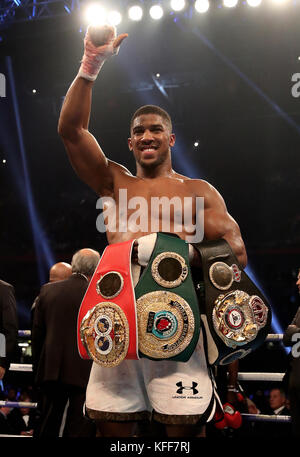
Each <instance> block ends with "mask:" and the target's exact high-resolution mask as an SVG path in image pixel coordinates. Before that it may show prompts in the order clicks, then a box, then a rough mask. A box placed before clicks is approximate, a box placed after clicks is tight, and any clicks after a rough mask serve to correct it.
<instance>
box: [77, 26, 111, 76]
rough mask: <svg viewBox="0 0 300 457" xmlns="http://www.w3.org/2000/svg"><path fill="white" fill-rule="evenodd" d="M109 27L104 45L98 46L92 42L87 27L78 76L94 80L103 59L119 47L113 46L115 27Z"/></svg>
mask: <svg viewBox="0 0 300 457" xmlns="http://www.w3.org/2000/svg"><path fill="white" fill-rule="evenodd" d="M106 27H107V26H106ZM109 28H110V29H111V33H110V34H109V35H110V36H109V39H108V41H107V42H106V43H105V44H104V45H102V46H98V47H97V46H95V45H94V44H93V43H92V41H91V37H90V34H89V29H88V30H87V32H86V35H85V38H84V54H83V57H82V61H81V66H80V69H79V72H78V76H81V77H82V78H85V79H88V80H89V81H95V79H96V78H97V76H98V73H99V71H100V69H101V67H102V65H103V64H104V62H105V60H106V59H107V58H108V57H111V56H112V55H114V54H117V53H118V52H119V47H117V48H115V47H114V46H113V43H114V41H115V39H116V36H117V31H116V28H115V27H113V26H111V27H109Z"/></svg>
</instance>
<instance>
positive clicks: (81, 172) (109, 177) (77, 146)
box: [58, 27, 127, 195]
mask: <svg viewBox="0 0 300 457" xmlns="http://www.w3.org/2000/svg"><path fill="white" fill-rule="evenodd" d="M106 29H108V31H110V32H111V33H110V35H107V37H106V41H105V44H104V45H101V46H98V47H96V46H94V45H93V43H92V42H91V38H90V35H89V31H88V32H87V35H86V38H85V40H84V43H85V52H84V56H83V60H82V65H81V67H80V70H79V73H78V75H77V76H76V78H75V80H74V81H73V83H72V84H71V86H70V88H69V90H68V92H67V95H66V97H65V101H64V104H63V107H62V110H61V114H60V118H59V123H58V133H59V135H60V136H61V138H62V140H63V143H64V145H65V148H66V150H67V153H68V156H69V159H70V162H71V164H72V166H73V168H74V170H75V171H76V173H77V174H78V176H79V177H80V179H82V181H84V182H85V183H86V184H88V185H89V186H90V187H91V188H92V189H93V190H94V191H95V192H96V193H97V194H98V195H108V194H111V193H112V192H113V182H114V175H115V173H118V172H121V171H122V167H121V166H118V164H115V163H114V162H112V161H110V160H108V159H107V158H106V157H105V155H104V153H103V151H102V149H101V148H100V146H99V144H98V142H97V141H96V139H95V138H94V136H93V135H92V134H91V133H90V132H89V131H88V124H89V118H90V110H91V100H92V88H93V84H94V81H95V79H96V77H97V75H98V73H99V71H100V68H101V66H102V65H103V63H104V61H105V60H106V59H107V58H108V57H110V56H111V55H113V54H116V52H117V50H118V48H119V46H120V44H121V42H122V41H123V40H124V38H126V36H127V35H126V34H123V35H120V36H119V37H117V38H116V36H115V29H114V28H113V27H106Z"/></svg>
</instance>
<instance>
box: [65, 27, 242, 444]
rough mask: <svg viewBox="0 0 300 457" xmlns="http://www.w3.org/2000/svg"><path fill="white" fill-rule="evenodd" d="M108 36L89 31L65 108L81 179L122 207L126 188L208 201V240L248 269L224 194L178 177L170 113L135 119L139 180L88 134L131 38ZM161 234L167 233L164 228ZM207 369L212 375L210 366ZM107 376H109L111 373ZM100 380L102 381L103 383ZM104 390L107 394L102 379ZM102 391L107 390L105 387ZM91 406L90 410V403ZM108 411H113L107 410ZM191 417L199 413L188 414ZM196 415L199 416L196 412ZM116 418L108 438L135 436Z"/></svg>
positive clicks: (144, 112)
mask: <svg viewBox="0 0 300 457" xmlns="http://www.w3.org/2000/svg"><path fill="white" fill-rule="evenodd" d="M108 35H109V36H108V37H107V39H106V42H105V44H103V45H101V46H99V47H96V46H94V45H93V43H92V41H91V37H90V34H89V32H88V33H87V35H86V38H85V54H84V56H83V60H82V64H81V67H80V70H79V73H78V75H77V77H76V78H75V80H74V81H73V83H72V85H71V87H70V88H69V90H68V93H67V95H66V98H65V102H64V105H63V107H62V111H61V115H60V120H59V128H58V131H59V134H60V136H61V138H62V140H63V142H64V145H65V147H66V150H67V152H68V155H69V158H70V161H71V164H72V166H73V168H74V170H75V171H76V173H77V174H78V176H79V177H80V179H82V180H83V181H84V182H85V183H86V184H87V185H89V186H90V187H91V188H92V189H93V190H94V191H95V192H96V193H97V195H99V196H100V197H112V198H113V199H114V201H115V203H116V207H117V208H118V204H119V191H120V190H122V189H125V190H126V191H127V196H128V197H127V198H128V200H130V198H132V197H134V196H139V197H143V198H144V199H145V200H146V201H147V202H148V203H149V204H150V199H151V197H153V196H156V197H163V196H164V197H168V198H169V199H171V198H172V197H174V196H177V197H179V198H180V199H181V201H182V203H183V202H184V198H185V197H192V198H193V199H194V200H195V199H196V197H204V235H205V239H207V240H216V239H219V238H224V239H225V240H226V241H227V242H228V243H229V244H230V246H231V248H232V249H233V251H234V253H235V255H236V257H237V258H238V260H239V262H240V264H241V265H242V266H245V265H246V263H247V255H246V251H245V246H244V243H243V240H242V237H241V233H240V229H239V227H238V225H237V223H236V222H235V220H234V219H233V218H232V217H231V216H230V215H229V214H228V212H227V209H226V206H225V203H224V200H223V198H222V197H221V195H220V194H219V193H218V191H217V190H216V189H215V188H214V187H213V186H211V185H210V184H209V183H207V182H205V181H203V180H200V179H190V178H188V177H186V176H183V175H180V174H178V173H176V172H175V171H174V170H173V169H172V162H171V148H172V147H173V146H174V144H175V134H174V133H173V132H172V124H171V120H170V117H169V115H168V114H167V113H166V112H165V111H164V110H161V109H160V108H158V107H153V106H147V107H142V108H140V109H139V110H138V111H137V112H136V113H135V114H134V116H133V118H132V121H131V125H130V138H129V139H128V146H129V149H130V151H132V153H133V154H134V157H135V160H136V175H135V176H134V175H132V174H131V173H130V172H129V171H128V170H127V169H126V168H125V167H124V166H122V165H120V164H118V163H115V162H113V161H111V160H109V159H108V158H107V157H106V156H105V154H104V152H103V151H102V149H101V148H100V146H99V144H98V143H97V141H96V139H95V138H94V136H93V135H92V134H91V133H90V132H89V131H88V124H89V117H90V109H91V98H92V88H93V85H94V81H95V79H96V76H97V74H98V73H99V70H100V68H101V66H102V64H103V62H104V60H105V59H106V58H107V57H110V56H111V55H113V54H116V53H117V50H118V48H119V46H120V44H121V43H122V41H123V40H124V39H125V38H126V37H127V34H123V35H120V36H119V37H116V34H115V30H114V29H113V28H112V27H111V28H110V29H109V33H108ZM149 206H150V205H149ZM130 214H131V212H130V210H128V218H129V217H130ZM161 217H162V216H161V215H160V218H161ZM170 217H171V221H170V232H172V233H175V229H174V213H173V214H172V213H171V215H170ZM195 218H196V209H195V205H193V220H195ZM160 222H161V221H160ZM159 230H161V228H160V229H159ZM150 233H151V229H150V228H148V230H147V231H138V232H137V231H136V230H131V227H130V226H129V227H128V230H127V231H126V232H118V231H110V230H109V227H108V229H107V231H106V234H107V239H108V243H118V242H122V241H126V240H130V239H137V238H140V237H142V236H145V235H148V234H150ZM176 233H177V235H179V236H180V237H181V238H183V239H186V238H187V235H190V233H187V232H186V231H185V229H184V227H183V229H182V231H181V232H180V233H178V232H177V231H176ZM195 261H196V260H195ZM129 362H131V363H132V364H136V363H142V362H143V363H146V364H147V363H148V362H150V363H152V364H154V365H155V364H156V367H158V365H157V364H161V363H162V362H153V361H150V360H146V359H143V360H139V361H135V360H134V361H131V360H130V361H123V362H122V364H121V365H120V368H121V367H122V366H123V367H124V366H125V364H126V363H129ZM175 363H176V362H170V361H167V362H166V364H167V365H168V366H169V367H170V366H171V364H175ZM197 363H198V362H197ZM199 363H200V362H199ZM179 364H180V362H179ZM188 364H189V362H188V363H186V364H184V363H181V367H182V366H183V365H188ZM94 366H95V364H94ZM160 367H161V365H160ZM117 368H118V367H116V368H104V369H103V368H102V367H98V369H99V370H100V369H102V370H106V371H104V372H102V375H101V376H103V379H104V378H105V377H106V376H107V383H109V379H114V377H116V376H117V374H116V373H115V372H114V371H113V370H116V369H117ZM96 369H97V368H96V367H95V370H96ZM95 370H94V371H95ZM205 370H206V371H207V369H206V367H205ZM106 373H108V374H107V375H106ZM95 376H96V375H95V373H94V372H93V369H92V374H91V378H93V379H94V378H95ZM99 376H100V375H99ZM99 376H98V381H97V382H98V384H99ZM119 376H122V373H121V375H120V374H119ZM157 376H158V377H159V376H163V374H162V373H159V374H158V375H157ZM125 377H126V373H124V372H123V378H122V379H124V382H125ZM91 378H90V383H91ZM96 378H97V376H96ZM152 378H153V377H152ZM99 385H100V384H99ZM185 385H191V384H185ZM101 386H102V387H101V388H102V394H103V382H102V381H101ZM129 387H130V386H129ZM89 391H90V392H92V386H91V388H90V389H89V387H88V392H87V398H91V395H89ZM98 392H101V389H100V388H99V390H98ZM123 395H124V396H126V395H128V398H129V394H127V392H126V391H124V394H123ZM103 401H104V400H103ZM115 401H116V402H117V403H118V405H120V407H121V403H122V398H121V397H120V398H119V399H117V398H116V400H115ZM92 403H93V402H92V401H90V408H91V410H93V409H96V408H94V407H93V405H92ZM181 403H182V402H181ZM194 403H196V402H194ZM87 406H88V407H89V403H88V401H87ZM124 408H125V407H124ZM139 410H140V409H136V411H139ZM106 411H113V410H112V409H107V410H106ZM115 411H118V409H115ZM134 411H135V410H134V409H133V410H130V411H129V412H130V413H134ZM122 412H124V413H126V412H128V411H126V410H124V409H123V410H122ZM169 414H170V413H169ZM175 414H176V413H175ZM183 414H184V413H183ZM185 414H186V415H187V414H193V413H187V412H185ZM194 414H195V417H196V413H194ZM119 416H120V415H118V416H116V417H118V418H117V419H115V420H122V419H120V417H119ZM127 416H128V417H127V420H130V414H129V415H127ZM163 416H164V421H163V422H164V423H165V424H167V427H166V428H167V433H168V434H169V436H187V435H189V434H190V433H191V432H190V428H191V426H190V425H184V424H185V422H184V420H183V421H181V422H177V425H176V423H175V425H174V422H172V421H170V422H169V423H168V420H165V416H168V413H166V414H164V415H163ZM94 417H96V416H94ZM100 417H101V416H100ZM132 417H133V418H134V419H131V420H135V419H136V416H132ZM189 417H190V416H189ZM110 418H112V420H111V422H109V421H107V422H106V423H103V428H102V433H103V434H104V435H106V434H107V435H108V436H113V434H114V433H115V436H120V433H122V436H126V435H127V436H130V433H132V423H131V422H127V423H126V422H124V423H123V424H122V427H120V425H119V424H118V423H117V424H116V423H114V422H113V420H114V417H113V414H111V415H110ZM123 420H124V419H123ZM188 423H189V424H190V423H196V422H188ZM171 424H172V425H171ZM178 424H180V425H178ZM114 425H116V428H115V432H114V431H113V430H114Z"/></svg>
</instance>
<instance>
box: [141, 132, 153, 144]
mask: <svg viewBox="0 0 300 457" xmlns="http://www.w3.org/2000/svg"><path fill="white" fill-rule="evenodd" d="M152 140H153V135H152V132H151V130H145V131H144V133H143V136H142V141H146V142H148V141H152Z"/></svg>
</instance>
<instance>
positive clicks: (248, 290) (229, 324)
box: [194, 239, 272, 365]
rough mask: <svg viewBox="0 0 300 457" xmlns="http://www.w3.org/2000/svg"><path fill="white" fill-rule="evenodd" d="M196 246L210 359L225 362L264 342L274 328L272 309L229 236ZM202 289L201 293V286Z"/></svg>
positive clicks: (223, 363) (213, 362)
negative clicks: (242, 263)
mask: <svg viewBox="0 0 300 457" xmlns="http://www.w3.org/2000/svg"><path fill="white" fill-rule="evenodd" d="M194 246H195V247H196V248H197V249H198V251H199V253H200V255H201V259H202V269H203V280H204V288H203V289H202V292H203V294H204V295H205V310H203V312H204V317H203V318H202V320H203V321H204V324H205V328H206V333H207V343H208V359H209V363H210V364H216V365H225V364H228V363H231V362H232V361H234V360H236V359H240V358H242V357H245V356H246V355H247V354H249V353H250V352H251V351H253V350H254V349H256V348H257V347H259V346H260V345H261V344H262V343H263V342H264V340H265V338H266V336H267V334H268V332H269V329H270V324H271V317H272V316H271V309H270V306H269V305H268V304H267V302H266V299H265V297H264V296H263V294H262V293H261V292H260V290H259V289H258V288H257V287H256V285H255V284H254V283H253V282H252V281H251V279H250V278H249V277H248V276H247V274H246V273H245V272H244V270H243V269H242V267H241V266H240V265H239V262H238V260H237V258H236V257H235V255H234V254H233V252H232V250H231V248H230V246H229V244H228V243H227V242H226V241H225V240H223V239H222V240H216V241H205V242H202V243H199V244H194ZM199 286H200V284H199ZM198 291H199V292H198V293H199V295H200V294H201V287H198ZM200 301H201V302H203V300H202V299H201V300H200ZM201 315H202V313H201ZM205 315H206V316H205ZM202 316H203V315H202Z"/></svg>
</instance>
